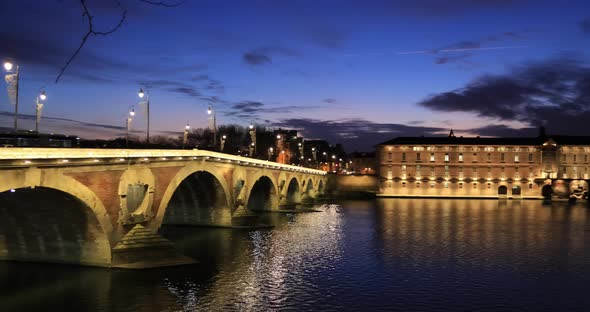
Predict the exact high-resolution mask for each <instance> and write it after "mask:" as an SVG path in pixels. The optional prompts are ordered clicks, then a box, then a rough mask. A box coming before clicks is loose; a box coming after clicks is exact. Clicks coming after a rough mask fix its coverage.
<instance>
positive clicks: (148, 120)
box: [137, 88, 150, 144]
mask: <svg viewBox="0 0 590 312" xmlns="http://www.w3.org/2000/svg"><path fill="white" fill-rule="evenodd" d="M146 90H147V89H146ZM137 95H138V96H139V98H140V99H143V98H144V97H145V103H146V112H147V133H146V139H145V141H146V143H147V144H150V95H149V94H148V93H147V92H143V89H142V88H139V93H137Z"/></svg>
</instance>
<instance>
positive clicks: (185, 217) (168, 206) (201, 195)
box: [156, 164, 231, 227]
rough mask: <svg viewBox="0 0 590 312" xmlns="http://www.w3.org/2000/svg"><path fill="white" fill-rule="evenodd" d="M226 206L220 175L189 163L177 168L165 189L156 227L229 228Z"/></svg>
mask: <svg viewBox="0 0 590 312" xmlns="http://www.w3.org/2000/svg"><path fill="white" fill-rule="evenodd" d="M230 207H231V197H230V190H229V187H228V184H227V182H226V181H225V179H224V178H223V176H222V175H221V174H220V173H218V172H217V171H216V170H206V169H205V168H203V166H199V165H197V164H191V165H188V166H187V167H185V168H183V169H181V170H180V171H179V172H178V173H177V174H176V176H175V177H174V178H173V180H172V181H171V182H170V185H169V186H168V187H167V189H166V191H165V193H164V195H163V197H162V201H161V203H160V205H159V208H158V212H157V217H156V224H157V226H158V227H159V226H161V225H162V224H176V225H231V208H230Z"/></svg>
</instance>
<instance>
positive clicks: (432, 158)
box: [430, 153, 434, 161]
mask: <svg viewBox="0 0 590 312" xmlns="http://www.w3.org/2000/svg"><path fill="white" fill-rule="evenodd" d="M430 161H434V153H430Z"/></svg>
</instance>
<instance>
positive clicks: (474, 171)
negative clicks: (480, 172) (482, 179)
mask: <svg viewBox="0 0 590 312" xmlns="http://www.w3.org/2000/svg"><path fill="white" fill-rule="evenodd" d="M472 172H473V177H474V178H477V167H476V166H473V169H472Z"/></svg>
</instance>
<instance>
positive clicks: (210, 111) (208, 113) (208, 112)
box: [207, 106, 213, 115]
mask: <svg viewBox="0 0 590 312" xmlns="http://www.w3.org/2000/svg"><path fill="white" fill-rule="evenodd" d="M211 113H213V110H212V109H211V106H209V108H207V115H211Z"/></svg>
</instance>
